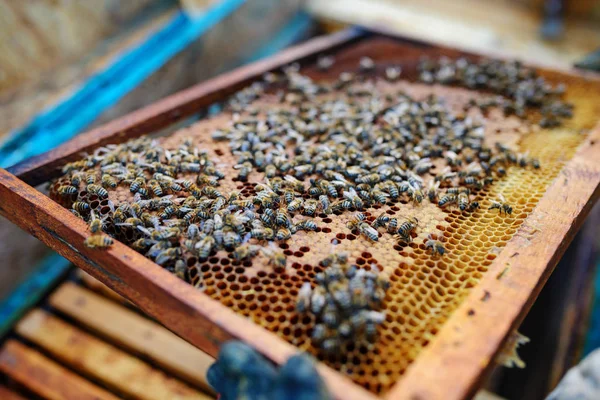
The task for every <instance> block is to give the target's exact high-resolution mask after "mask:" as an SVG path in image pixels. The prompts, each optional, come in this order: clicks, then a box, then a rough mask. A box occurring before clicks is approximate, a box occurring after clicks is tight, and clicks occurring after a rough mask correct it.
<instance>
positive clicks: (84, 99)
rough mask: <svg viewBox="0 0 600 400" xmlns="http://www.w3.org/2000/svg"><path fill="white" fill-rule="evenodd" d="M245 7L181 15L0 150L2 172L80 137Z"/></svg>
mask: <svg viewBox="0 0 600 400" xmlns="http://www.w3.org/2000/svg"><path fill="white" fill-rule="evenodd" d="M244 3H245V0H224V1H221V2H218V3H217V4H216V5H214V6H213V7H211V8H210V9H209V10H208V11H206V12H205V13H204V14H203V15H201V16H199V17H198V18H189V17H188V16H187V15H186V14H184V13H183V12H181V11H180V12H178V13H177V14H176V15H175V16H174V17H173V18H172V19H171V21H170V22H169V23H167V25H166V26H165V27H163V28H162V29H161V30H160V31H158V32H156V33H155V34H154V35H152V36H151V37H149V38H148V39H147V40H146V41H145V42H144V43H142V44H141V45H140V46H138V47H136V48H134V49H132V50H130V51H129V52H128V53H126V54H124V55H123V56H122V57H121V58H120V59H119V60H117V61H116V62H114V63H113V64H112V65H111V66H110V67H108V68H107V69H105V70H104V71H101V72H98V73H97V74H95V75H94V76H92V77H91V78H90V79H88V80H87V81H86V82H85V83H84V84H83V85H82V86H81V88H79V90H78V91H76V92H75V93H74V94H73V95H71V96H70V97H69V98H68V99H66V100H64V101H62V102H61V103H59V104H58V105H56V106H54V107H52V108H51V109H49V110H47V111H44V112H42V113H41V114H39V115H38V116H36V117H35V118H34V119H33V120H32V121H31V123H29V124H28V125H26V126H25V127H23V128H21V129H19V130H17V131H15V132H13V133H11V134H10V136H9V139H8V140H7V141H6V142H5V143H4V144H3V146H2V147H1V148H0V166H1V167H4V168H5V167H8V166H10V165H13V164H15V163H17V162H20V161H22V160H24V159H26V158H29V157H31V156H34V155H37V154H40V153H43V152H45V151H48V150H50V149H52V148H54V147H55V146H57V145H59V144H61V143H63V142H65V141H67V140H68V139H70V138H72V137H73V136H75V135H76V134H77V133H78V132H80V131H81V130H82V129H83V128H85V127H86V126H87V125H88V124H90V123H91V122H92V121H94V119H96V117H98V115H100V114H101V113H102V112H103V111H104V110H106V109H107V108H109V107H110V106H112V105H113V104H115V103H116V102H117V101H118V100H119V99H121V98H122V97H123V96H125V95H126V94H127V93H129V92H130V91H131V90H132V89H134V88H135V87H137V86H138V85H139V84H140V83H141V82H142V81H144V80H145V79H146V78H147V77H148V76H150V75H152V73H154V72H155V71H156V70H158V69H159V68H161V67H162V66H163V65H164V64H165V63H166V62H167V61H168V60H170V59H171V58H172V57H173V56H174V55H175V54H177V53H178V52H180V51H182V50H183V49H185V47H186V46H188V45H189V44H190V43H191V42H192V41H194V40H195V39H196V38H197V37H198V36H200V35H201V34H203V33H204V32H206V31H207V30H209V29H210V28H212V27H213V26H214V25H216V24H217V23H218V22H220V21H221V20H222V19H223V18H225V17H227V16H228V15H230V14H231V13H232V12H233V11H235V10H236V9H238V8H239V7H240V6H241V5H243V4H244Z"/></svg>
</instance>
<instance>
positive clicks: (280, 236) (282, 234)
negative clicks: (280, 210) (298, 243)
mask: <svg viewBox="0 0 600 400" xmlns="http://www.w3.org/2000/svg"><path fill="white" fill-rule="evenodd" d="M291 237H292V232H291V231H290V230H289V229H287V228H280V229H278V230H277V234H276V235H275V239H277V240H287V239H289V238H291Z"/></svg>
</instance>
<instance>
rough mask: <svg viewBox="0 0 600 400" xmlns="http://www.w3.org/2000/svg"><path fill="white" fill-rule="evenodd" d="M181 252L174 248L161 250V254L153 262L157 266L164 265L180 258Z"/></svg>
mask: <svg viewBox="0 0 600 400" xmlns="http://www.w3.org/2000/svg"><path fill="white" fill-rule="evenodd" d="M181 254H182V251H181V249H180V248H179V247H174V248H170V249H167V250H163V251H162V252H160V253H159V254H158V255H157V256H156V258H155V259H154V262H155V263H157V264H158V265H165V264H166V263H168V262H170V261H172V260H174V259H176V258H178V257H181Z"/></svg>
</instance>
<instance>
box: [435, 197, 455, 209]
mask: <svg viewBox="0 0 600 400" xmlns="http://www.w3.org/2000/svg"><path fill="white" fill-rule="evenodd" d="M457 200H458V198H457V196H456V195H454V194H446V195H444V196H443V197H442V198H441V199H440V201H438V206H439V207H442V208H443V207H446V206H449V205H451V204H454V203H456V202H457Z"/></svg>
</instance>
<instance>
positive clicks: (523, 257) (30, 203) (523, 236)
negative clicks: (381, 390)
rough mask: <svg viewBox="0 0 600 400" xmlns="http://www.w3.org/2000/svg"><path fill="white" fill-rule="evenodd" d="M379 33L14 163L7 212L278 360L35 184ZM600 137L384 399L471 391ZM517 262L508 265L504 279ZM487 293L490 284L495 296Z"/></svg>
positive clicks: (179, 323)
mask: <svg viewBox="0 0 600 400" xmlns="http://www.w3.org/2000/svg"><path fill="white" fill-rule="evenodd" d="M372 35H385V34H382V33H377V34H376V33H373V32H372V31H361V30H358V29H351V30H348V31H344V32H341V33H337V34H334V35H330V36H327V37H322V38H317V39H314V40H311V41H309V42H307V43H305V44H302V45H299V46H296V47H294V48H291V49H289V50H286V51H284V52H282V53H280V54H279V55H277V56H275V57H272V58H269V59H267V60H264V61H260V62H257V63H254V64H251V65H249V66H246V67H242V68H239V69H237V70H235V71H233V72H231V73H228V74H224V75H221V76H219V77H217V78H215V79H212V80H209V81H207V82H205V83H202V84H199V85H197V86H194V87H192V88H190V89H188V90H185V91H183V92H180V93H178V94H175V95H173V96H170V97H167V98H165V99H164V100H162V101H159V102H157V103H155V104H153V105H151V106H149V107H147V108H144V109H141V110H139V111H136V112H134V113H132V114H129V115H127V116H125V117H123V118H120V119H118V120H116V121H114V122H111V123H109V124H107V125H104V126H102V127H99V128H97V129H94V130H92V131H90V132H88V133H85V134H82V135H80V136H78V137H77V138H75V139H74V140H72V141H70V142H69V143H66V144H65V145H63V146H61V147H59V148H57V149H56V150H53V151H51V152H49V153H46V154H44V155H41V156H39V157H35V158H33V159H31V160H29V161H27V162H23V163H21V164H18V165H16V166H14V167H11V168H9V170H8V171H5V170H0V199H1V201H0V214H2V215H4V216H5V217H7V218H8V219H10V220H11V221H13V222H14V223H16V224H17V225H19V226H20V227H21V228H22V229H24V230H26V231H28V232H29V233H31V234H32V235H34V236H35V237H37V238H38V239H40V240H42V241H43V242H44V243H46V244H47V245H48V246H50V247H52V248H53V249H55V250H56V251H57V252H59V253H60V254H61V255H63V256H65V257H66V258H68V259H69V260H71V261H72V262H73V263H74V264H76V265H77V266H79V267H80V268H82V269H84V270H85V271H87V272H89V273H90V274H91V275H93V276H94V277H96V278H98V279H99V280H101V281H102V282H104V283H105V284H107V285H108V286H110V287H111V288H112V289H114V290H115V291H117V292H118V293H120V294H121V295H123V296H124V297H126V298H127V299H128V300H130V301H131V302H133V303H134V304H136V305H137V306H139V307H140V308H141V309H142V310H143V311H145V312H146V313H148V314H149V315H151V316H152V317H154V318H156V319H157V320H158V321H160V322H161V323H163V324H164V325H165V326H166V327H168V328H169V329H171V330H172V331H174V332H175V333H177V334H178V335H180V336H181V337H183V338H185V339H186V340H188V341H189V342H191V343H192V344H194V345H195V346H197V347H199V348H201V349H202V350H204V351H206V352H207V353H209V354H211V355H213V356H215V355H216V354H217V352H218V349H219V345H220V344H221V343H222V342H223V341H226V340H229V339H232V338H238V339H241V340H243V341H245V342H247V343H249V344H250V345H251V346H253V347H255V348H256V349H257V350H258V351H260V352H261V353H262V354H264V355H266V356H267V357H269V358H270V359H272V360H273V361H275V362H276V363H281V362H283V361H285V360H286V359H287V358H288V357H289V356H290V355H291V354H293V353H294V352H295V351H296V349H295V347H294V346H292V345H291V344H288V343H287V342H284V341H283V340H282V339H280V338H279V337H277V336H276V335H274V334H273V333H271V332H268V331H266V330H264V329H263V328H261V327H259V326H257V325H255V324H253V323H252V322H251V321H249V320H248V319H246V318H244V317H242V316H240V315H237V314H235V313H234V312H233V311H232V310H230V309H228V308H227V307H225V306H224V305H221V304H220V303H219V302H217V301H215V300H213V299H211V298H210V297H208V296H207V295H205V294H203V293H202V292H200V291H197V290H196V289H194V288H193V287H192V286H191V285H188V284H186V283H183V282H182V281H180V280H179V279H178V278H176V277H175V276H173V275H172V274H170V273H169V272H167V271H165V270H163V269H162V268H159V267H158V266H157V265H156V264H154V263H153V262H152V261H150V260H149V259H147V258H145V257H143V256H142V255H140V254H138V253H137V252H135V251H133V250H132V249H130V248H128V247H127V246H125V245H123V244H121V243H116V244H115V245H114V246H112V247H111V248H110V249H108V250H106V251H98V250H91V249H88V248H86V247H84V246H83V244H82V243H83V240H84V239H85V238H86V237H87V236H88V232H87V226H86V224H85V223H84V222H83V221H81V220H79V219H77V218H76V217H75V216H73V215H72V214H71V213H70V212H69V211H68V210H66V209H65V208H63V207H61V206H60V205H58V204H57V203H55V202H54V201H52V200H50V199H49V198H48V197H46V196H45V195H43V194H42V193H40V192H38V191H37V190H35V189H34V188H33V187H32V186H34V185H38V184H40V183H43V182H46V181H47V180H48V179H51V178H53V177H55V176H57V174H58V173H60V171H59V167H60V166H61V165H63V164H65V163H66V162H68V161H72V160H74V159H75V158H77V157H79V155H80V153H82V152H85V151H90V150H92V149H94V148H95V147H97V146H101V145H103V144H107V143H118V142H123V141H125V140H127V139H130V138H133V137H138V136H141V135H143V134H146V133H149V132H151V131H154V130H157V129H160V128H163V127H166V126H168V125H169V124H171V123H173V122H174V121H175V120H179V119H181V118H183V117H185V116H187V115H190V114H193V113H195V112H197V111H198V109H199V108H201V107H204V106H208V105H210V104H212V103H214V102H215V101H219V100H221V99H223V98H225V97H226V96H227V95H229V94H231V93H233V92H234V91H235V90H237V89H239V88H241V87H243V86H244V85H246V84H247V83H248V82H250V81H252V80H253V79H256V78H257V77H260V76H261V75H262V74H263V73H265V72H267V71H270V70H273V69H276V68H278V67H280V66H283V65H285V64H288V63H290V62H292V61H304V60H309V59H314V57H315V56H316V55H317V54H319V53H321V52H324V51H327V52H332V51H335V50H336V49H339V48H343V47H344V46H348V45H349V44H352V43H356V42H358V41H361V40H365V39H367V38H369V37H371V36H372ZM395 40H399V41H401V42H402V41H404V43H410V45H411V46H412V47H415V46H416V47H419V48H420V49H429V50H432V49H433V50H435V51H438V52H439V54H450V55H462V54H467V55H469V56H473V57H475V56H476V55H473V54H468V53H464V52H459V51H456V50H453V49H447V48H442V47H436V46H433V45H429V44H425V43H421V42H415V41H412V40H411V41H408V40H407V39H402V38H395ZM413 53H414V50H413ZM571 75H572V76H578V75H576V74H571ZM587 79H593V80H598V78H595V77H591V78H587ZM599 145H600V125H598V126H596V128H595V129H594V130H593V131H592V132H591V133H590V134H589V136H588V137H587V138H586V140H585V141H584V143H583V144H582V145H581V147H580V148H579V149H578V151H577V153H576V154H575V156H574V157H573V158H572V159H571V160H570V161H569V162H568V163H567V164H566V166H565V167H564V168H563V170H562V172H561V174H560V175H559V177H558V178H557V179H555V181H554V182H553V183H552V184H551V186H550V187H549V188H548V191H547V193H546V195H545V196H544V197H543V198H542V199H541V200H540V202H539V204H538V205H537V207H536V208H535V209H534V210H533V212H532V213H531V214H530V215H529V217H528V218H527V219H526V220H525V222H524V223H523V225H522V226H521V228H520V230H519V231H518V232H517V233H516V234H515V236H514V237H513V238H512V239H511V240H510V241H509V242H508V243H507V245H506V247H505V248H504V249H503V251H502V252H501V253H500V255H499V256H498V257H497V258H496V259H495V260H494V261H493V263H492V265H491V266H490V268H489V270H488V272H487V273H486V275H485V276H484V278H483V279H482V280H481V281H480V283H479V284H478V285H477V286H476V287H475V288H474V289H473V290H472V291H471V293H470V294H469V296H468V297H467V299H465V300H464V301H463V303H462V304H461V305H460V306H459V308H458V309H457V310H456V311H455V312H454V313H453V314H452V317H451V318H450V319H449V320H448V321H447V322H446V323H445V324H444V326H443V327H442V329H441V330H440V332H439V333H438V335H437V336H436V338H435V339H434V340H433V341H432V342H431V343H430V345H429V346H427V347H426V348H425V349H424V350H423V351H422V352H421V354H420V355H419V357H418V358H417V360H416V361H415V362H414V363H413V364H412V365H411V366H410V367H409V369H408V370H407V372H406V374H405V375H404V376H403V378H402V379H401V380H400V381H399V382H398V383H396V385H395V386H394V387H393V388H392V389H391V390H390V391H389V392H388V393H387V394H386V396H385V398H386V399H390V400H391V399H404V398H406V399H462V398H467V397H468V396H469V395H472V394H473V393H474V391H475V390H476V389H477V385H478V384H479V383H480V382H481V379H482V378H483V377H484V375H485V373H486V372H488V371H489V369H490V368H491V366H492V365H493V363H492V362H491V360H493V358H494V357H495V355H496V353H497V352H498V351H499V349H500V348H501V345H502V343H503V341H504V340H505V339H506V337H507V336H508V335H509V333H510V332H511V331H512V329H514V328H515V327H517V326H518V324H519V323H520V321H521V319H522V318H523V316H524V315H525V314H526V313H527V311H528V309H529V307H530V306H531V304H532V303H533V301H534V300H535V298H536V297H537V294H538V293H539V291H540V290H541V288H542V286H543V284H544V283H545V281H546V279H547V278H548V276H549V274H550V273H551V272H552V270H553V268H554V266H555V265H556V263H557V261H558V259H559V258H560V257H561V255H562V254H563V252H564V250H565V248H566V247H567V245H568V244H569V242H570V240H571V239H572V238H573V236H574V234H575V232H576V231H577V229H578V228H579V227H580V225H581V223H582V221H583V219H584V218H585V216H586V214H587V213H588V212H589V210H590V208H591V206H592V205H593V203H594V202H595V201H596V200H597V199H598V196H599V195H600V192H599V190H598V187H599V184H600V163H598V162H597V158H598V156H599V155H600V150H599V148H598V146H599ZM15 175H16V176H15ZM29 185H31V186H29ZM558 199H560V200H558ZM558 201H560V204H558V203H557V202H558ZM549 215H552V218H548V216H549ZM509 265H510V273H507V274H504V276H502V278H501V279H499V278H498V277H499V276H501V275H502V274H501V272H502V271H504V270H505V268H506V267H507V266H509ZM489 293H493V295H492V296H488V295H487V294H489ZM484 298H485V301H483V300H482V299H484ZM318 368H319V370H320V372H321V373H322V375H323V377H324V379H325V380H326V382H327V383H328V385H329V388H330V390H331V392H332V393H333V394H334V395H335V396H336V398H339V399H373V398H375V395H373V394H372V393H370V392H367V391H366V390H365V389H363V388H362V387H359V386H357V385H355V384H354V383H353V382H351V381H350V380H349V379H348V378H346V377H344V376H342V375H341V374H339V373H337V372H336V371H334V370H332V369H330V368H329V367H327V366H325V365H323V364H320V365H319V367H318Z"/></svg>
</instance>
